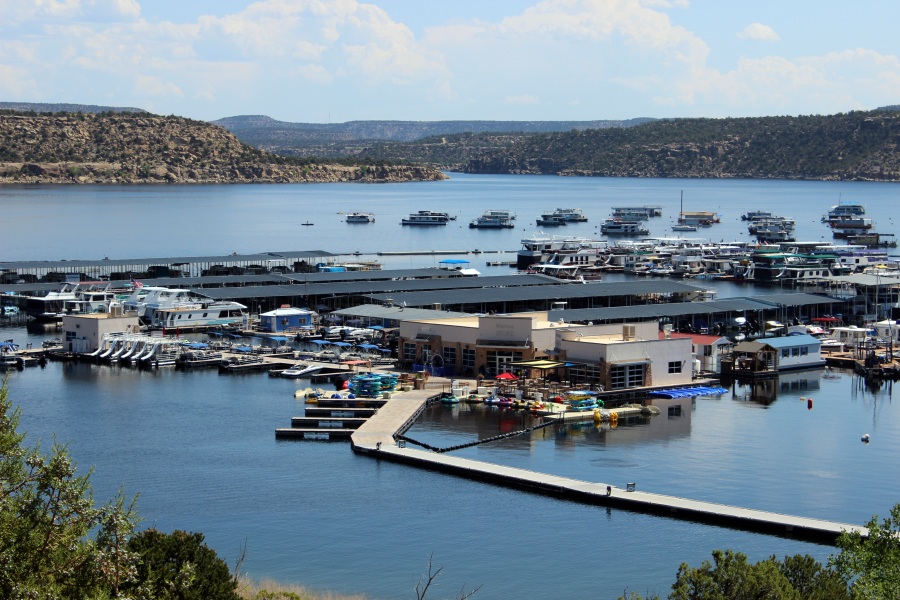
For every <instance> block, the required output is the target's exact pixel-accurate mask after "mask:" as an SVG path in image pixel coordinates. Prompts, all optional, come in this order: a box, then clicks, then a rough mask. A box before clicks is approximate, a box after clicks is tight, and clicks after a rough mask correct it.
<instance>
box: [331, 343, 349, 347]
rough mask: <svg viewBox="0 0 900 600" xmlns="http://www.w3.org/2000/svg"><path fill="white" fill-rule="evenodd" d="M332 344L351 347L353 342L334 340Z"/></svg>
mask: <svg viewBox="0 0 900 600" xmlns="http://www.w3.org/2000/svg"><path fill="white" fill-rule="evenodd" d="M332 345H333V346H337V347H339V348H349V347H350V346H352V345H353V344H351V343H350V342H332Z"/></svg>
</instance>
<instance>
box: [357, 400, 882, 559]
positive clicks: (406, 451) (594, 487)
mask: <svg viewBox="0 0 900 600" xmlns="http://www.w3.org/2000/svg"><path fill="white" fill-rule="evenodd" d="M434 397H435V392H434V391H433V390H417V391H413V392H405V393H401V394H395V395H394V397H393V398H392V399H391V400H390V401H389V402H387V403H386V404H385V405H384V406H383V407H382V408H381V409H379V410H378V412H377V413H376V414H375V415H373V416H372V417H371V418H369V419H368V420H367V421H366V422H365V423H363V424H362V425H360V426H359V428H358V429H356V430H355V431H353V432H352V433H351V434H350V441H351V447H352V449H353V451H354V452H356V453H358V454H364V455H367V456H372V457H373V458H378V459H383V460H389V461H392V462H398V463H404V464H408V465H412V466H416V467H420V468H424V469H429V470H432V471H439V472H442V473H448V474H451V475H455V476H457V477H464V478H466V479H474V480H477V481H483V482H486V483H492V484H495V485H504V486H507V487H511V488H515V489H520V490H524V491H528V492H532V493H537V494H542V495H546V496H551V497H554V498H560V499H564V500H570V501H573V502H581V503H585V504H594V505H599V506H607V507H610V508H622V509H626V510H632V511H635V512H642V513H648V514H655V515H660V516H667V517H670V518H677V519H685V520H689V521H696V522H699V523H706V524H710V525H716V526H720V527H731V528H734V529H741V530H746V531H755V532H759V533H765V534H769V535H777V536H782V537H789V538H796V539H802V540H807V541H811V542H816V543H821V544H834V543H835V541H836V540H837V538H838V536H839V535H840V534H841V533H842V532H843V531H858V532H860V533H862V534H863V535H867V534H868V531H867V529H866V528H865V527H859V526H856V525H851V524H849V523H838V522H833V521H827V520H823V519H811V518H807V517H798V516H792V515H786V514H781V513H773V512H768V511H763V510H755V509H748V508H740V507H736V506H728V505H724V504H716V503H714V502H703V501H696V500H689V499H686V498H678V497H675V496H666V495H663V494H655V493H650V492H643V491H637V489H636V485H635V484H633V483H629V484H628V485H627V486H626V487H625V488H622V487H618V486H614V485H610V484H606V483H602V482H588V481H580V480H577V479H570V478H568V477H558V476H555V475H549V474H546V473H538V472H536V471H529V470H526V469H518V468H513V467H505V466H502V465H496V464H491V463H486V462H482V461H477V460H472V459H467V458H460V457H456V456H451V455H448V454H444V453H435V452H427V451H424V450H417V449H413V448H409V447H406V444H405V442H401V443H399V444H398V443H397V441H396V438H395V435H398V434H403V433H404V432H406V430H407V429H409V427H410V426H412V424H413V423H414V422H415V419H416V418H418V416H419V415H420V414H421V412H422V411H423V410H424V408H425V406H426V404H427V402H428V400H429V399H430V398H431V399H433V398H434Z"/></svg>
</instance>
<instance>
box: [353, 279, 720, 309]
mask: <svg viewBox="0 0 900 600" xmlns="http://www.w3.org/2000/svg"><path fill="white" fill-rule="evenodd" d="M515 277H522V276H521V275H517V276H515ZM485 279H487V278H486V277H478V278H476V281H478V280H481V281H484V280H485ZM547 279H549V280H551V281H553V282H557V283H555V284H549V285H533V286H516V287H506V288H498V287H491V288H484V289H470V290H446V291H423V292H408V293H401V294H392V295H388V294H368V295H366V297H367V298H370V299H372V300H374V301H377V302H384V301H385V300H388V299H389V298H391V299H393V300H394V301H395V302H398V303H400V302H406V304H407V305H409V306H428V305H429V304H449V305H454V304H483V303H488V302H508V301H528V300H553V299H563V298H600V297H613V296H632V295H642V294H675V293H689V292H699V291H703V289H704V288H701V287H697V286H694V285H688V284H686V283H680V282H677V281H623V282H614V283H585V284H582V283H558V281H559V280H557V279H553V278H551V277H547V278H545V280H547Z"/></svg>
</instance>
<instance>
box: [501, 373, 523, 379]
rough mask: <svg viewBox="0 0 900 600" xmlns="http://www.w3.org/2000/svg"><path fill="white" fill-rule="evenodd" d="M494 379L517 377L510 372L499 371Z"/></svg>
mask: <svg viewBox="0 0 900 600" xmlns="http://www.w3.org/2000/svg"><path fill="white" fill-rule="evenodd" d="M496 379H518V377H516V376H515V375H513V374H512V373H500V374H499V375H497V377H496Z"/></svg>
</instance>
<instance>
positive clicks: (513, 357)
mask: <svg viewBox="0 0 900 600" xmlns="http://www.w3.org/2000/svg"><path fill="white" fill-rule="evenodd" d="M520 360H522V353H521V352H513V351H512V350H490V351H489V352H488V353H487V365H485V368H486V370H487V374H488V375H499V374H500V373H505V372H508V371H509V370H510V368H509V363H511V362H515V361H520Z"/></svg>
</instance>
